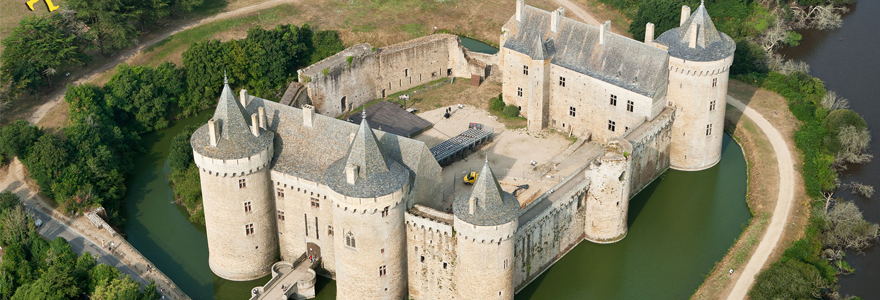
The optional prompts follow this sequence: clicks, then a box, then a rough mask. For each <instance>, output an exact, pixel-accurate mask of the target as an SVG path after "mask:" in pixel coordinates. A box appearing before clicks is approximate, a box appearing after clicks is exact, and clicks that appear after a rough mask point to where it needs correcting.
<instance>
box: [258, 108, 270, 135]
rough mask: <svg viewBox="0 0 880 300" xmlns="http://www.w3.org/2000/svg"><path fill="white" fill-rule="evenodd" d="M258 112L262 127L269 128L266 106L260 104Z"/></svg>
mask: <svg viewBox="0 0 880 300" xmlns="http://www.w3.org/2000/svg"><path fill="white" fill-rule="evenodd" d="M257 113H258V114H259V115H260V128H263V130H268V129H266V108H265V107H262V106H260V108H257Z"/></svg>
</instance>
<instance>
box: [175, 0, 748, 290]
mask: <svg viewBox="0 0 880 300" xmlns="http://www.w3.org/2000/svg"><path fill="white" fill-rule="evenodd" d="M647 29H648V30H647V34H646V38H645V41H644V43H643V42H639V41H634V40H632V39H629V38H626V37H623V36H620V35H617V34H614V33H612V32H611V31H610V30H609V23H608V22H605V23H604V24H602V26H600V27H599V28H595V27H592V26H589V25H586V24H584V23H580V22H577V21H574V20H572V19H568V18H566V17H565V16H564V11H563V10H562V9H558V10H555V11H552V12H547V11H543V10H540V9H537V8H534V7H530V6H526V5H525V4H524V3H523V0H517V2H516V14H515V15H514V16H512V17H511V19H510V20H509V21H508V22H507V23H506V24H505V25H504V27H503V33H502V35H501V50H500V52H499V53H498V54H497V55H495V56H493V57H480V56H479V55H475V54H473V53H468V52H467V51H464V50H462V48H461V46H460V45H459V44H458V43H457V38H455V37H454V36H448V35H437V36H431V37H427V38H422V39H419V40H416V41H415V42H413V41H411V42H407V43H404V44H400V45H394V46H390V47H387V48H383V49H374V48H370V47H368V45H367V46H364V45H356V46H354V47H352V48H349V49H346V50H345V51H343V52H342V53H340V54H337V55H334V56H332V57H330V58H328V59H326V60H324V61H321V62H318V63H317V64H316V65H313V66H311V67H309V68H306V69H304V70H303V71H301V72H300V74H299V77H300V82H304V83H305V84H304V86H305V88H307V89H308V96H309V98H310V101H308V102H310V103H312V104H313V105H309V104H303V105H302V108H295V107H290V106H286V105H281V104H278V103H275V102H272V101H268V100H264V99H261V98H258V97H254V96H251V95H248V94H247V92H246V91H244V90H242V91H240V94H239V97H238V98H236V96H235V94H234V93H233V92H232V90H231V88H230V87H229V85H228V84H225V85H224V87H223V91H222V93H221V96H220V99H219V104H218V106H217V109H216V112H215V114H214V116H213V118H212V119H211V120H210V121H208V123H207V124H206V125H204V126H202V127H200V128H199V129H198V130H197V131H196V132H195V133H194V134H193V136H192V140H191V144H192V146H193V152H194V157H195V162H196V164H197V165H198V167H199V170H200V177H201V184H202V195H203V199H204V200H203V203H204V211H205V221H206V225H207V226H206V227H207V236H208V245H209V263H210V267H211V270H212V271H213V272H214V273H215V274H216V275H218V276H220V277H222V278H225V279H229V280H240V281H244V280H253V279H257V278H260V277H263V276H265V275H267V274H269V273H270V272H271V273H273V274H275V272H274V270H273V269H272V266H273V264H276V263H277V262H278V261H279V260H281V261H285V262H294V261H301V260H302V258H303V257H304V256H308V257H310V258H319V262H318V263H317V264H319V265H318V269H319V272H322V274H324V275H326V276H329V277H332V278H335V279H336V280H337V295H338V296H337V297H338V299H405V298H406V299H513V296H514V294H515V292H516V291H518V290H519V289H520V288H522V287H524V286H525V285H527V284H528V283H529V282H530V281H531V280H533V279H534V278H535V277H537V276H538V275H539V274H541V272H543V271H544V270H546V269H547V268H549V267H550V266H551V265H552V264H553V263H554V262H555V261H556V260H558V259H559V258H561V257H562V256H563V255H565V253H567V252H568V251H569V250H571V249H572V248H573V247H574V246H576V245H577V244H578V243H580V242H581V241H583V240H589V241H592V242H597V243H612V242H616V241H619V240H621V239H623V238H624V237H625V236H626V232H627V212H628V204H629V203H628V202H629V199H630V197H631V196H632V195H635V194H636V193H637V192H638V191H640V190H641V189H642V188H644V187H645V186H646V185H647V184H649V183H650V182H651V181H652V180H654V179H656V178H657V177H658V176H659V175H660V174H662V173H663V172H664V171H665V170H666V169H668V168H675V169H681V170H701V169H705V168H709V167H711V166H713V165H715V164H716V163H717V162H718V161H719V159H720V156H721V150H720V147H721V138H722V136H721V135H722V125H723V123H722V122H723V117H724V112H725V105H726V104H725V95H726V93H727V80H728V69H729V67H730V64H731V63H732V59H733V51H734V48H735V44H734V43H733V41H732V40H731V39H730V37H728V36H727V35H725V34H723V33H719V32H718V31H717V30H716V29H715V27H714V25H713V23H712V21H711V19H710V17H709V15H708V13H707V12H706V9H705V7H704V6H703V5H700V6H699V7H698V8H697V9H696V11H695V12H694V13H693V14H691V12H690V8H688V7H687V6H685V7H683V8H682V15H681V23H680V27H678V28H674V29H671V30H669V31H667V32H665V33H663V34H661V35H660V36H659V37H658V38H657V39H654V34H653V24H650V23H649V24H648V25H647ZM418 55H423V56H424V59H421V60H407V59H406V58H412V57H413V56H418ZM457 74H461V75H457ZM444 76H479V77H481V78H483V79H485V80H499V81H501V82H502V84H503V85H502V89H503V94H504V100H505V101H507V102H508V103H510V104H514V105H517V106H519V107H520V109H521V111H522V113H523V115H525V116H526V117H527V119H528V130H529V131H541V130H546V129H548V128H549V129H554V130H557V131H562V132H566V133H571V134H575V135H578V136H580V137H583V138H591V139H593V140H594V141H596V142H600V143H602V144H603V145H604V153H603V154H601V155H599V156H598V157H595V158H593V159H591V160H590V161H588V162H585V163H584V165H583V166H581V167H580V168H579V169H578V170H577V171H576V172H574V173H573V174H571V175H570V176H566V178H565V180H563V181H562V182H560V183H559V184H558V185H557V186H556V187H555V188H554V189H552V190H550V191H549V192H548V193H545V194H544V195H542V196H540V197H539V198H538V199H537V200H535V201H534V202H532V203H531V204H528V205H527V206H525V207H522V208H521V207H520V203H519V202H518V201H517V199H516V198H515V197H514V196H513V195H511V194H510V193H508V192H505V191H504V190H502V188H501V187H500V185H499V183H498V180H497V179H496V177H495V175H494V174H493V171H492V168H491V166H490V163H489V160H488V159H487V160H486V162H485V164H484V166H483V169H482V171H481V172H480V176H478V178H477V180H476V182H475V183H474V186H473V189H472V191H471V192H470V193H469V194H467V195H462V196H459V197H457V198H455V199H454V201H453V212H452V213H448V212H444V211H442V209H440V208H439V207H438V206H439V203H440V202H441V201H440V200H441V199H440V198H441V197H442V196H441V195H440V194H441V193H440V183H441V172H442V168H441V167H440V165H439V164H438V163H437V161H436V160H435V159H434V157H433V156H432V154H431V152H430V151H429V149H428V147H427V146H426V145H425V144H424V143H422V142H419V141H416V140H411V139H408V138H404V137H400V136H396V135H393V134H388V133H384V132H381V131H376V130H372V129H371V128H370V127H369V125H368V121H367V120H366V119H364V121H363V122H361V124H359V125H356V124H352V123H349V122H345V121H342V120H337V119H334V118H332V117H331V116H335V115H338V114H341V113H344V112H346V111H348V110H350V109H351V107H352V106H359V105H362V104H364V103H366V101H369V100H372V99H374V98H376V97H380V96H384V95H385V94H386V93H388V94H390V93H394V92H397V91H401V90H405V89H407V88H409V87H412V86H416V85H418V84H421V83H424V82H426V81H429V80H432V78H437V77H444ZM499 77H500V78H499ZM395 81H396V82H395ZM420 82H421V83H420ZM395 83H396V84H395ZM337 99H338V100H337ZM325 114H326V115H330V116H326V115H325ZM248 119H250V120H248Z"/></svg>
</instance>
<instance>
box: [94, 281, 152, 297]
mask: <svg viewBox="0 0 880 300" xmlns="http://www.w3.org/2000/svg"><path fill="white" fill-rule="evenodd" d="M138 298H140V286H139V285H138V284H137V282H134V280H131V278H128V275H126V276H124V277H122V278H118V277H117V278H113V279H112V280H110V281H109V282H108V283H107V284H104V285H99V286H97V287H96V288H95V293H94V294H92V299H93V300H130V299H138Z"/></svg>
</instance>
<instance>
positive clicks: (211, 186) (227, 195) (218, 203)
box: [190, 84, 278, 281]
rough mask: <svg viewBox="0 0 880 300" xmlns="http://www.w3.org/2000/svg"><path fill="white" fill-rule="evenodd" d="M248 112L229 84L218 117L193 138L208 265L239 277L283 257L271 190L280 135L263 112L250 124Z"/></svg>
mask: <svg viewBox="0 0 880 300" xmlns="http://www.w3.org/2000/svg"><path fill="white" fill-rule="evenodd" d="M242 94H244V92H243V93H242ZM243 101H244V100H243ZM246 115H247V112H246V110H245V109H244V107H243V106H242V104H241V103H239V102H238V101H237V100H236V99H235V96H234V95H233V93H232V90H231V89H230V88H229V84H224V86H223V92H222V93H221V95H220V101H219V102H218V104H217V110H216V111H215V112H214V117H213V118H212V119H211V120H209V121H208V124H206V125H204V126H202V127H200V128H199V129H198V130H196V131H195V132H194V133H193V135H192V139H191V141H190V142H191V144H192V147H193V156H194V159H195V163H196V165H197V166H198V167H199V177H200V178H201V183H202V199H203V200H202V203H203V205H204V210H205V227H206V230H207V235H208V263H209V265H210V267H211V271H213V272H214V274H216V275H217V276H220V277H221V278H224V279H228V280H235V281H246V280H254V279H257V278H260V277H263V276H266V275H268V274H269V273H270V268H271V266H272V264H273V263H275V262H276V261H277V258H278V241H277V240H276V236H277V229H276V223H275V203H274V201H273V200H272V197H271V194H270V191H269V188H270V187H271V186H272V185H271V182H270V178H269V161H270V160H271V159H272V155H273V153H272V151H273V149H272V140H273V138H274V135H273V133H272V132H271V131H267V130H266V128H265V127H266V126H265V124H260V123H259V121H258V120H259V119H260V118H258V115H257V114H253V115H251V116H250V117H251V123H250V125H249V124H248V122H247V121H246V119H245V116H246ZM262 119H265V116H263V118H262ZM261 125H262V126H261Z"/></svg>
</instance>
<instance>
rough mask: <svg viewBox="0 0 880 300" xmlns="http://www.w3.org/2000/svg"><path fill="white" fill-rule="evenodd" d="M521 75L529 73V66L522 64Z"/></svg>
mask: <svg viewBox="0 0 880 300" xmlns="http://www.w3.org/2000/svg"><path fill="white" fill-rule="evenodd" d="M523 75H529V66H523Z"/></svg>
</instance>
